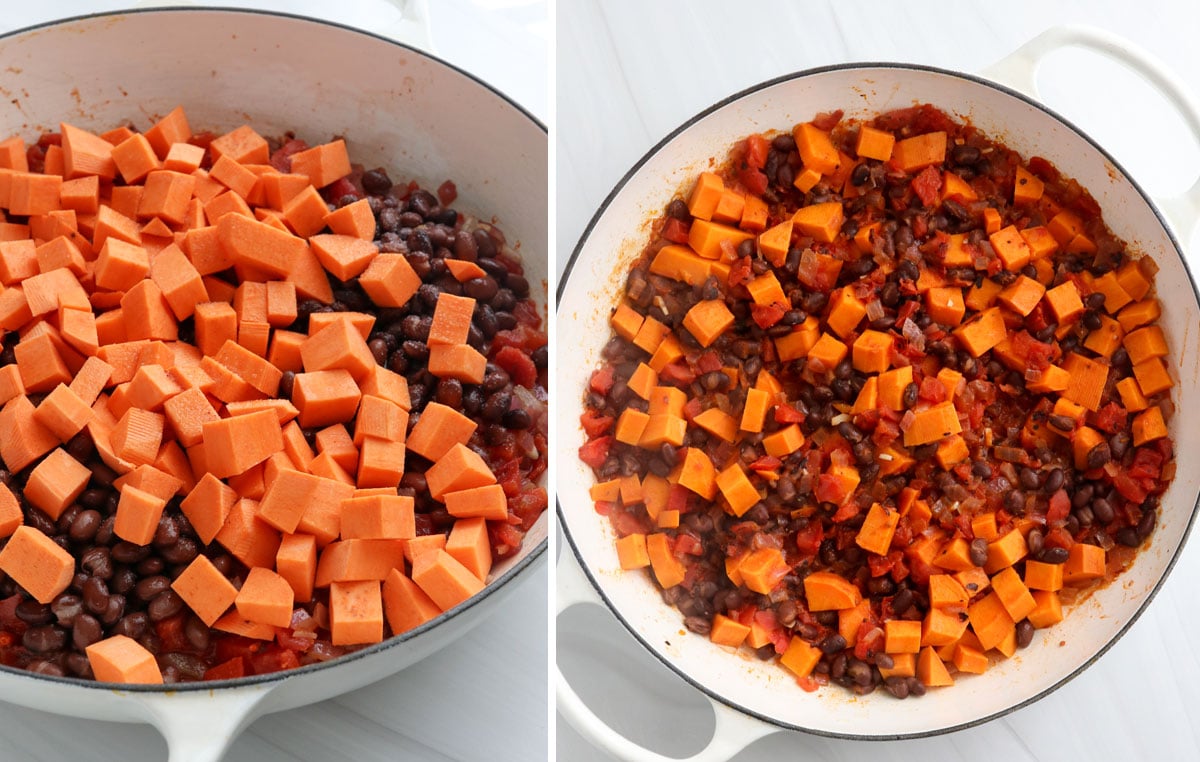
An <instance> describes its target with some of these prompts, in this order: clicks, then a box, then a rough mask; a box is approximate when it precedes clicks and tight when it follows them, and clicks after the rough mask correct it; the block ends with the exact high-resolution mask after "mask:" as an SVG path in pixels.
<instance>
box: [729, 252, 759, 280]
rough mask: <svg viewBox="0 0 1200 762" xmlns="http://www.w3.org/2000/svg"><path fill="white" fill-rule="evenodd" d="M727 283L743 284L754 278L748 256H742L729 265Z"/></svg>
mask: <svg viewBox="0 0 1200 762" xmlns="http://www.w3.org/2000/svg"><path fill="white" fill-rule="evenodd" d="M728 280H729V285H730V286H744V285H746V284H747V283H749V282H750V281H752V280H754V273H753V269H752V268H751V262H750V257H742V258H741V259H738V260H737V261H735V262H734V263H733V264H732V265H730V266H729V279H728Z"/></svg>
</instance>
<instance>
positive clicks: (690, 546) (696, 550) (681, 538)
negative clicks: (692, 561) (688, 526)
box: [675, 532, 704, 556]
mask: <svg viewBox="0 0 1200 762" xmlns="http://www.w3.org/2000/svg"><path fill="white" fill-rule="evenodd" d="M675 552H676V553H681V554H683V555H685V556H700V555H703V554H704V545H702V544H701V543H700V540H698V539H697V538H696V537H694V536H692V535H690V534H688V533H687V532H680V533H679V534H677V535H675Z"/></svg>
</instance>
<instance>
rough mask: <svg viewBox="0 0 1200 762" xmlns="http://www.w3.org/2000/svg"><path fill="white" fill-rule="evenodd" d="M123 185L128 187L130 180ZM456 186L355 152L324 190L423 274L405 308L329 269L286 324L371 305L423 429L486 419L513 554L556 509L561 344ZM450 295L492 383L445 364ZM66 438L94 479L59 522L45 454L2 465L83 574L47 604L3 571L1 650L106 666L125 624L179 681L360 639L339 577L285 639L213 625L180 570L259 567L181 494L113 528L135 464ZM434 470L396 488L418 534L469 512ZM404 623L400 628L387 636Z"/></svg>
mask: <svg viewBox="0 0 1200 762" xmlns="http://www.w3.org/2000/svg"><path fill="white" fill-rule="evenodd" d="M215 137H216V136H214V135H212V134H207V133H205V134H196V135H194V136H192V137H191V138H190V139H189V140H188V142H189V143H190V144H191V145H194V146H197V147H198V148H200V149H202V150H203V152H204V154H203V156H204V158H203V162H202V164H201V169H202V170H205V169H211V168H212V166H213V156H212V154H211V152H210V151H209V150H208V148H209V145H210V143H211V142H212V141H213V139H214V138H215ZM61 141H62V137H61V135H59V134H57V133H52V134H44V135H42V136H41V138H40V139H39V140H38V141H37V143H36V144H34V145H31V146H30V147H29V148H28V152H27V162H28V166H29V171H30V172H32V173H40V172H42V171H43V170H44V169H45V170H46V171H50V170H49V167H48V166H47V165H48V163H49V161H50V160H51V155H52V154H53V153H55V152H56V150H57V149H58V147H59V146H60V144H61ZM7 142H8V141H6V143H7ZM270 143H271V146H270V147H271V151H270V164H271V165H272V166H273V167H274V168H275V169H276V170H277V171H279V172H282V173H287V172H289V170H290V168H291V157H292V156H293V155H295V154H296V153H298V152H300V151H304V150H306V149H307V148H309V146H308V144H306V143H305V142H304V141H303V140H300V139H297V138H295V137H294V136H291V135H289V136H286V137H285V138H283V139H282V140H273V141H270ZM172 155H174V153H172ZM113 184H114V185H115V186H117V187H119V186H121V185H122V182H121V179H120V177H118V178H117V179H116V180H115V181H113ZM456 197H457V191H456V188H455V186H454V184H453V183H452V182H449V181H447V182H446V183H444V184H443V185H442V186H440V187H439V188H437V189H436V191H432V192H431V191H430V190H426V189H424V188H422V187H420V186H419V185H418V184H417V183H416V182H400V183H396V182H394V179H393V177H392V176H390V175H389V174H388V172H387V171H386V170H384V169H382V168H376V169H369V170H366V171H364V170H363V167H361V166H360V165H352V169H351V171H350V173H349V174H348V175H346V176H345V177H342V178H340V179H336V180H335V181H334V182H332V183H331V184H329V185H326V186H325V187H323V188H322V189H321V198H322V201H323V203H324V206H325V208H326V209H327V210H329V211H333V210H337V209H341V208H344V207H346V206H348V205H350V204H354V203H356V202H360V201H363V200H365V202H366V203H367V204H368V205H369V209H370V216H373V218H374V230H375V231H376V232H375V236H374V243H375V245H376V246H377V248H378V250H379V252H381V253H383V254H388V253H391V254H399V255H402V256H403V257H404V258H405V259H406V260H407V262H408V264H409V266H410V267H411V269H412V270H413V271H414V272H415V274H416V276H417V277H418V278H419V280H420V284H419V287H417V288H416V293H415V295H414V296H413V297H412V298H411V299H409V300H408V301H407V303H405V304H403V306H399V307H394V306H392V307H380V306H377V305H376V304H375V303H374V301H373V300H372V298H371V296H369V295H368V294H367V293H366V292H365V290H364V289H363V288H362V287H361V286H360V284H359V282H358V277H357V276H356V277H352V278H349V279H347V280H346V281H342V280H339V279H337V278H336V277H334V276H333V275H332V274H327V276H323V277H327V278H328V281H329V286H330V288H331V291H332V295H333V299H332V301H331V302H328V303H326V302H323V301H321V300H316V299H303V298H302V299H300V300H299V303H298V304H297V305H296V314H297V317H296V318H295V321H294V322H293V323H291V324H290V325H288V326H286V329H287V330H290V331H293V332H297V333H300V334H307V333H308V323H309V320H310V318H312V316H314V315H318V314H321V313H331V312H334V313H336V312H351V313H367V314H368V315H370V316H371V317H372V318H373V323H372V327H371V329H370V333H369V336H368V338H367V346H368V347H369V350H370V355H371V358H372V359H373V361H374V362H375V363H376V364H378V365H379V366H382V367H385V368H387V369H389V370H391V371H393V372H395V373H397V374H400V375H401V376H403V377H404V378H405V379H406V381H407V389H408V395H409V399H410V403H411V404H410V407H411V409H410V410H409V428H410V429H411V427H412V426H415V425H416V424H417V422H418V421H419V420H420V418H421V414H422V411H423V410H425V409H426V407H427V405H429V404H431V403H433V402H437V403H440V404H442V405H445V406H448V407H450V408H453V409H454V410H456V411H461V413H463V414H464V415H466V416H468V417H469V418H470V419H471V420H472V421H474V422H475V423H476V424H477V428H475V430H474V433H473V434H471V436H470V438H469V440H468V441H467V442H466V444H467V446H468V448H469V449H470V450H472V451H474V452H475V453H476V454H477V455H479V456H481V457H482V459H483V461H484V462H485V463H486V465H487V466H488V467H489V468H490V469H491V471H492V473H493V474H494V475H495V477H496V481H497V482H498V484H499V485H500V486H501V487H502V488H503V491H504V497H505V499H506V500H507V505H508V516H507V518H506V519H504V520H489V521H488V522H487V535H488V537H487V539H488V545H489V547H490V551H491V554H492V557H493V559H496V560H499V559H503V558H505V557H508V556H511V555H513V554H515V553H517V552H518V551H519V549H520V548H521V545H522V542H523V538H524V535H525V533H526V531H528V530H529V528H530V527H531V526H532V525H533V524H534V522H535V521H536V520H537V518H538V517H539V516H540V515H541V514H542V513H543V512H544V510H545V508H546V506H547V497H546V492H545V489H544V488H542V487H540V486H538V482H539V480H540V478H541V475H542V473H543V472H544V470H545V468H546V413H545V404H546V366H547V346H546V343H547V341H546V335H545V333H544V332H543V329H542V323H541V316H540V315H539V311H538V308H537V306H536V305H535V303H534V302H533V301H532V300H531V299H530V291H531V285H530V283H529V281H528V280H527V279H526V277H525V275H524V273H523V269H522V266H521V262H520V259H519V257H518V255H517V253H516V252H515V250H514V249H513V247H512V246H511V245H510V244H509V242H508V241H506V239H505V236H504V234H503V232H502V231H501V230H500V229H499V228H498V227H497V226H496V225H494V224H491V223H489V222H484V221H480V220H478V219H475V218H473V217H470V216H468V215H465V214H462V213H459V212H457V211H456V210H455V209H454V207H453V203H454V202H455V200H456ZM31 221H32V220H30V219H27V218H26V217H22V216H18V215H12V214H10V215H9V216H8V218H7V225H8V227H9V228H10V229H11V228H13V227H14V226H18V225H24V224H27V223H29V222H31ZM34 222H35V221H34ZM35 224H36V222H35ZM168 232H169V231H168ZM31 248H32V247H31ZM452 260H456V261H457V262H456V264H462V263H472V264H473V265H474V266H476V267H477V268H478V270H477V271H473V273H474V274H473V277H470V278H468V279H466V280H464V281H460V280H458V279H457V278H456V277H455V276H454V275H453V274H452V273H451V271H450V269H449V267H448V265H447V263H448V262H451V261H452ZM360 269H361V268H360ZM211 277H212V278H215V279H216V280H217V281H219V283H216V284H211V285H210V289H213V288H214V287H219V288H221V289H222V290H225V289H227V290H228V292H229V293H232V290H233V289H234V288H235V287H236V286H237V285H238V284H239V279H238V275H237V273H236V272H235V270H234V269H232V268H231V269H228V270H224V271H222V272H218V273H215V274H214V275H212V276H211ZM221 284H224V286H222V285H221ZM443 294H449V295H454V296H466V297H469V298H471V299H474V300H475V306H474V312H473V315H471V317H470V327H469V332H468V334H467V337H466V344H467V345H469V346H470V347H472V348H473V349H474V350H476V351H477V352H479V353H480V354H482V355H483V356H485V357H486V358H487V363H486V367H485V370H484V372H483V375H482V380H481V382H479V383H471V382H464V381H462V380H459V379H457V378H453V377H446V376H445V374H441V375H440V376H438V375H434V374H433V373H431V372H430V369H429V367H428V361H429V356H430V347H429V345H428V343H427V340H428V339H429V333H430V326H431V323H432V321H433V314H434V310H435V306H436V305H437V303H438V301H439V298H440V296H441V295H443ZM178 334H179V341H180V342H186V343H192V344H194V343H196V335H195V326H194V322H193V319H192V318H187V319H185V320H182V321H180V324H179V327H178ZM20 339H21V335H20V334H19V333H18V332H17V331H7V332H5V333H4V337H3V346H2V348H0V367H3V366H8V365H11V364H13V363H15V362H16V361H17V360H16V356H15V352H17V351H19V350H16V347H17V345H18V342H19V341H20ZM297 375H298V374H297V373H296V372H293V371H291V370H289V371H287V372H284V373H283V375H282V378H281V380H280V383H279V393H278V396H279V397H280V398H281V399H284V400H287V399H289V398H293V391H294V390H293V386H294V385H296V384H297V383H298V382H297V380H296V379H297ZM44 397H45V394H42V393H38V394H30V395H29V400H30V402H31V403H32V404H33V405H34V406H37V405H39V404H40V403H41V401H42V399H43V398H44ZM354 426H355V420H353V419H351V420H349V421H348V422H346V429H347V433H348V434H349V435H351V436H353V434H354ZM317 434H318V427H316V426H313V427H308V428H305V429H304V430H303V436H304V437H305V439H306V440H307V443H308V445H309V446H310V447H313V449H314V450H318V451H319V450H320V449H321V444H320V443H319V442H318V441H317ZM62 448H63V449H64V450H65V451H66V453H67V454H68V455H69V456H70V457H71V458H73V459H75V460H76V461H77V462H78V463H80V464H83V465H85V466H86V468H87V469H89V470H90V476H89V477H88V480H87V485H86V489H84V490H83V491H82V493H81V494H79V496H78V498H77V499H76V500H74V501H73V502H72V503H71V504H70V505H68V506H66V508H65V510H63V512H62V513H61V515H59V516H58V517H57V519H53V518H51V517H50V516H49V515H47V513H45V512H43V511H42V510H40V509H39V508H38V507H35V506H34V505H33V504H31V503H30V501H29V500H28V499H26V497H25V495H24V488H25V485H26V483H27V480H28V478H29V474H30V472H31V471H32V470H33V469H34V468H35V467H36V464H29V465H27V466H24V467H23V468H21V469H10V468H8V467H7V466H4V467H3V468H0V482H2V483H3V485H5V486H6V487H7V488H8V489H9V490H11V492H12V493H13V494H14V495H15V496H16V498H17V499H18V500H19V503H20V511H21V514H22V515H21V523H23V524H24V525H25V526H26V527H32V528H33V529H36V530H37V531H38V532H41V533H42V534H44V535H45V536H47V537H49V538H50V539H51V540H52V541H53V542H54V543H55V544H56V545H57V546H59V547H61V548H62V549H64V550H66V551H68V552H69V553H70V555H71V556H72V557H73V558H74V559H75V571H74V576H73V578H72V579H71V581H70V583H69V585H68V586H67V588H66V589H65V590H63V591H62V592H61V593H60V594H57V595H55V596H54V597H53V600H51V601H50V602H48V603H39V602H38V600H36V599H34V598H33V597H32V596H31V595H30V594H29V593H28V592H26V591H25V590H24V589H23V588H22V587H21V586H19V585H18V584H17V582H16V581H15V580H13V579H12V578H11V577H10V576H8V575H6V574H4V573H2V572H0V663H3V664H4V665H6V666H10V667H16V668H20V669H26V670H29V671H32V672H36V673H39V674H44V675H54V676H68V677H78V678H83V679H91V678H92V677H93V669H92V665H91V664H90V663H89V658H88V655H87V653H86V649H87V648H88V647H89V646H90V645H93V644H95V643H97V642H99V641H102V640H104V639H108V638H112V637H113V636H117V635H124V636H127V637H128V638H131V639H132V640H133V641H136V643H137V644H139V645H140V646H142V647H144V648H145V649H146V650H148V651H149V652H150V653H151V654H153V656H154V660H155V661H156V662H157V667H158V670H159V671H161V674H162V680H163V682H166V683H175V682H185V681H195V680H206V679H222V678H233V677H242V676H244V675H251V674H262V673H268V672H275V671H279V670H284V669H289V668H294V667H298V666H301V665H306V664H311V663H315V662H320V661H326V660H329V659H332V658H336V657H338V656H340V655H342V654H344V653H347V652H349V651H352V650H355V649H357V648H360V647H361V646H357V645H334V644H333V643H332V642H331V637H330V620H329V611H330V605H331V604H330V601H329V591H328V590H327V589H318V590H317V591H316V592H315V593H314V595H313V598H312V600H311V601H310V602H306V603H298V604H297V605H296V607H295V610H294V612H293V614H292V617H291V622H290V625H289V626H286V627H275V628H273V629H274V635H273V637H272V636H266V637H265V638H263V637H261V636H260V637H255V638H249V637H243V636H241V635H238V634H232V633H231V632H227V631H223V630H222V629H218V628H216V627H209V626H208V625H206V624H205V622H204V621H202V619H201V618H200V617H199V616H197V615H196V614H195V613H193V611H192V610H191V609H190V608H189V606H188V605H187V604H186V602H185V600H184V599H183V598H182V597H181V596H180V594H179V593H177V592H176V591H175V590H174V589H173V588H172V582H173V581H174V580H175V579H176V578H177V577H178V576H179V575H180V574H181V573H182V572H183V570H185V569H186V568H188V566H189V564H191V563H192V562H193V561H194V560H196V559H197V557H198V556H203V557H206V558H208V559H209V560H210V561H211V564H212V566H213V567H215V569H216V570H217V572H219V573H220V574H221V575H223V576H224V577H225V578H226V579H227V580H229V581H230V582H232V583H233V585H234V586H235V587H238V588H240V587H241V586H242V584H243V582H244V580H245V579H246V577H247V573H248V568H247V567H246V565H245V564H243V563H242V561H239V560H238V558H236V557H235V556H234V555H233V554H231V553H230V552H229V550H227V549H226V548H225V547H223V546H222V545H221V543H220V542H219V541H213V542H211V543H207V544H206V543H204V542H203V541H202V540H201V539H200V538H199V537H198V535H197V532H196V530H195V529H194V527H193V526H192V524H191V522H190V521H189V520H188V518H187V516H186V515H185V514H184V512H183V511H182V510H181V509H180V501H181V496H180V495H176V496H174V497H172V498H171V499H170V500H169V501H168V502H167V504H166V507H165V509H164V510H163V512H162V515H161V519H159V520H158V523H157V528H156V529H154V530H153V538H152V540H151V541H149V542H147V543H145V544H135V543H134V542H130V541H128V540H124V539H122V538H121V537H120V536H118V535H117V534H116V533H115V532H114V522H115V520H116V519H115V517H116V514H117V508H118V504H119V502H120V500H121V490H120V488H119V487H118V486H117V485H116V484H114V482H116V481H117V480H118V478H119V476H120V474H118V473H117V472H116V471H114V469H113V468H112V467H111V466H110V465H108V464H106V462H105V461H104V459H102V457H101V455H100V454H99V453H98V452H97V448H96V446H95V443H94V442H93V439H92V436H91V435H90V433H89V429H88V428H84V429H83V430H82V431H80V432H79V433H78V434H76V435H75V436H74V437H73V438H70V439H69V441H65V442H64V443H63V444H62ZM429 467H430V461H428V460H426V459H424V458H422V457H421V456H419V455H417V454H415V453H412V452H411V451H410V452H409V453H408V455H407V458H406V463H405V469H404V474H403V477H402V478H400V479H399V482H398V484H397V485H396V493H397V494H399V495H402V496H409V497H412V498H413V499H414V510H415V526H416V534H417V536H418V537H420V536H426V535H434V534H441V535H446V534H447V533H448V532H449V531H450V529H451V528H452V527H453V525H454V524H455V521H456V519H455V517H454V516H452V515H450V514H449V513H448V512H447V509H446V506H445V505H444V504H443V503H442V502H440V501H436V500H434V499H433V498H432V497H431V496H430V494H429V490H428V487H427V484H426V479H425V472H426V470H427V469H428V468H429ZM351 468H352V466H351ZM351 473H353V472H352V471H351ZM230 481H232V480H230ZM7 543H8V539H7V538H6V539H4V540H0V547H3V546H4V545H5V544H7ZM425 616H426V617H428V616H430V614H428V613H427V614H426V615H425ZM391 634H393V632H392V629H391V627H390V626H389V627H388V628H387V630H386V631H385V634H384V636H385V637H387V636H389V635H391Z"/></svg>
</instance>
